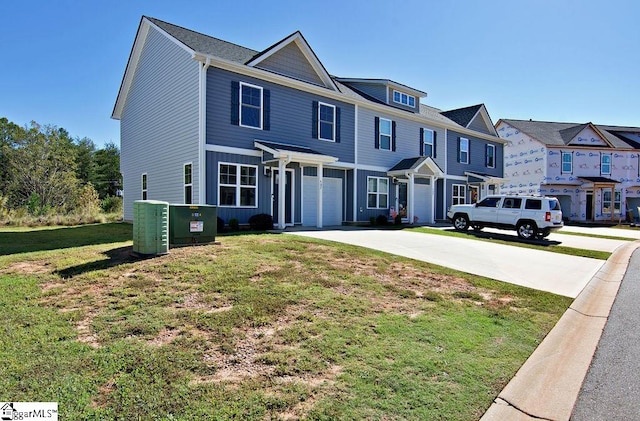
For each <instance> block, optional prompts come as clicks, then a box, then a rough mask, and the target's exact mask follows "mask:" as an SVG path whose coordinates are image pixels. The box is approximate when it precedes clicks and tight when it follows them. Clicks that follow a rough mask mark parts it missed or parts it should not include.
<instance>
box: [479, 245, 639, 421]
mask: <svg viewBox="0 0 640 421" xmlns="http://www.w3.org/2000/svg"><path fill="white" fill-rule="evenodd" d="M638 248H640V240H638V241H634V242H630V243H628V244H625V245H622V246H620V247H618V248H617V249H616V250H615V251H614V252H613V254H612V255H611V257H609V259H607V261H606V262H605V263H604V264H603V265H602V267H601V268H600V270H599V271H598V272H596V274H595V275H594V276H593V277H592V278H591V280H590V281H589V283H588V284H587V285H586V286H585V287H584V289H583V290H582V292H580V294H579V295H578V296H577V297H576V299H575V300H574V301H573V303H572V304H571V305H570V306H569V308H568V309H567V311H566V312H565V313H564V314H563V315H562V317H561V318H560V320H559V321H558V323H557V324H556V325H555V326H554V328H553V329H551V331H550V332H549V334H547V336H546V337H545V338H544V340H543V341H542V343H540V345H539V346H538V347H537V348H536V350H535V351H534V352H533V354H531V356H530V357H529V358H528V359H527V361H525V363H524V364H523V365H522V367H520V370H518V372H517V373H516V375H515V377H514V378H513V379H511V381H510V382H509V383H508V384H507V386H506V387H505V388H504V389H503V390H502V392H500V394H499V395H498V397H497V398H496V399H495V400H494V402H493V404H491V406H490V407H489V409H488V410H487V412H486V413H485V414H484V415H483V417H482V418H481V421H503V420H513V421H528V420H540V419H542V420H555V421H560V420H569V418H570V417H571V412H572V411H573V407H574V405H575V402H576V401H577V399H578V395H579V393H580V389H581V388H582V383H583V381H584V379H585V377H586V375H587V371H588V370H589V366H590V365H591V360H592V359H593V356H594V354H595V351H596V347H597V346H598V342H599V341H600V337H601V336H602V331H603V329H604V327H605V325H606V323H607V319H608V317H609V312H610V311H611V307H612V306H613V302H614V301H615V299H616V295H617V294H618V289H619V287H620V284H621V283H622V278H623V277H624V275H625V272H626V270H627V267H628V265H629V260H630V259H631V255H632V254H633V252H634V251H635V250H636V249H638Z"/></svg>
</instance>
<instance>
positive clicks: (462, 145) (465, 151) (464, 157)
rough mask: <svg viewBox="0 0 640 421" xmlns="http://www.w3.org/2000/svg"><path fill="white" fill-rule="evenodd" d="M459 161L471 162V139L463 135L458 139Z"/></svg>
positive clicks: (463, 162)
mask: <svg viewBox="0 0 640 421" xmlns="http://www.w3.org/2000/svg"><path fill="white" fill-rule="evenodd" d="M458 162H460V163H462V164H468V163H469V139H467V138H464V137H461V138H460V139H459V140H458Z"/></svg>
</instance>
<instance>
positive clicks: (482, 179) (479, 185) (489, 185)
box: [464, 171, 507, 203]
mask: <svg viewBox="0 0 640 421" xmlns="http://www.w3.org/2000/svg"><path fill="white" fill-rule="evenodd" d="M464 175H466V176H467V185H468V186H469V189H470V190H471V203H476V202H479V201H480V200H482V199H484V198H485V197H487V196H489V195H491V194H498V193H499V189H498V186H499V185H500V184H502V183H504V182H506V181H507V180H506V179H505V178H502V177H498V176H495V175H491V174H483V173H477V172H471V171H465V173H464ZM474 196H475V197H474Z"/></svg>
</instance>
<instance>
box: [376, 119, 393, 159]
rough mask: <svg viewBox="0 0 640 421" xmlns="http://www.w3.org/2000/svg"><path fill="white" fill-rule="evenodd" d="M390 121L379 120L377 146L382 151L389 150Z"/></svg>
mask: <svg viewBox="0 0 640 421" xmlns="http://www.w3.org/2000/svg"><path fill="white" fill-rule="evenodd" d="M391 126H392V124H391V120H387V119H386V118H381V119H380V123H379V130H380V134H379V142H380V143H379V145H380V149H384V150H387V151H390V150H391V133H392V132H391Z"/></svg>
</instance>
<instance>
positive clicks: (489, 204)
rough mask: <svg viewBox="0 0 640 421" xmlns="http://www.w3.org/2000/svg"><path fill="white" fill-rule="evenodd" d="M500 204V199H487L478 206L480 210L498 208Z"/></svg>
mask: <svg viewBox="0 0 640 421" xmlns="http://www.w3.org/2000/svg"><path fill="white" fill-rule="evenodd" d="M499 203H500V198H499V197H485V198H484V199H482V200H481V201H480V202H478V204H477V205H476V206H477V207H479V208H497V207H498V204H499Z"/></svg>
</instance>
